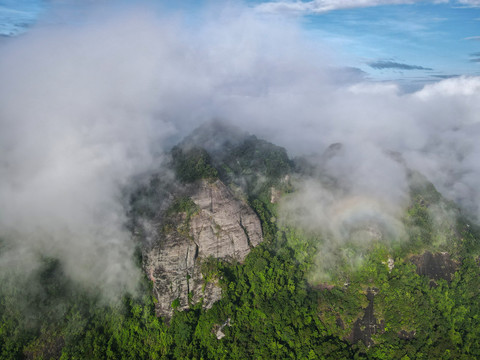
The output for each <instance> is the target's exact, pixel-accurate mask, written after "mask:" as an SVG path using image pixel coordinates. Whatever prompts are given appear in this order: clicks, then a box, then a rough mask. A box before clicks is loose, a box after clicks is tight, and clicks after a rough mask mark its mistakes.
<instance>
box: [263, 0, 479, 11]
mask: <svg viewBox="0 0 480 360" xmlns="http://www.w3.org/2000/svg"><path fill="white" fill-rule="evenodd" d="M420 2H425V1H421V0H312V1H305V2H304V1H286V0H283V1H270V2H266V3H263V4H260V5H258V6H257V7H256V8H257V9H258V10H260V11H262V12H267V13H294V14H320V13H325V12H329V11H334V10H342V9H353V8H365V7H374V6H383V5H409V4H415V3H420ZM430 2H431V3H433V4H442V3H451V4H452V5H460V6H463V7H480V0H456V1H449V0H432V1H430Z"/></svg>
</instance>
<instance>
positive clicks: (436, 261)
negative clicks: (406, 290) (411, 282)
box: [411, 251, 459, 286]
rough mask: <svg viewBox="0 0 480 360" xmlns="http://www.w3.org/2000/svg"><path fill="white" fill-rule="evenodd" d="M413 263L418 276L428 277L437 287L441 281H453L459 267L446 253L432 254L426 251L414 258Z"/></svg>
mask: <svg viewBox="0 0 480 360" xmlns="http://www.w3.org/2000/svg"><path fill="white" fill-rule="evenodd" d="M411 261H412V263H413V264H415V266H416V267H417V274H418V275H423V276H428V277H429V278H430V279H431V280H432V282H431V285H432V286H436V281H437V280H439V279H444V280H447V281H448V282H450V281H452V279H453V276H454V274H455V272H456V271H457V269H458V266H459V263H458V262H457V261H455V260H453V259H452V258H451V256H450V254H449V253H446V252H440V253H434V254H432V253H431V252H429V251H425V252H424V253H423V254H422V255H417V256H412V258H411Z"/></svg>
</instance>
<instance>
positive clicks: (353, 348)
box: [0, 136, 480, 360]
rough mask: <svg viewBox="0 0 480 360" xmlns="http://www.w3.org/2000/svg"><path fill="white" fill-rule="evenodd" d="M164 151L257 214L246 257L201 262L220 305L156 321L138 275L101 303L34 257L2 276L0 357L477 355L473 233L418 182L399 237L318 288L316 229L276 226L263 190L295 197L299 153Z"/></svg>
mask: <svg viewBox="0 0 480 360" xmlns="http://www.w3.org/2000/svg"><path fill="white" fill-rule="evenodd" d="M225 149H226V150H225ZM171 159H172V160H171V164H170V166H171V168H172V169H173V170H174V171H175V173H176V178H177V180H178V182H180V183H183V184H194V183H195V182H196V181H199V180H200V179H206V180H207V181H213V179H220V180H222V181H223V182H224V183H226V184H227V185H229V186H230V187H231V188H233V189H238V188H241V189H242V191H243V194H244V198H245V201H246V202H247V203H248V204H249V205H250V207H251V208H252V209H253V210H254V211H255V213H256V214H257V215H258V217H259V219H260V221H261V225H262V231H263V238H264V240H263V242H262V243H261V244H260V245H259V246H257V247H255V248H253V249H252V250H251V252H250V253H249V254H248V256H247V258H246V259H245V261H244V262H243V263H240V262H235V261H224V260H219V259H215V258H209V259H204V262H203V264H202V272H203V276H204V279H206V281H215V282H216V283H218V284H219V286H220V287H221V289H222V298H221V300H220V301H218V302H216V303H215V304H214V305H213V307H212V308H210V309H208V310H206V309H204V308H203V307H202V302H198V303H192V304H191V306H190V308H189V309H188V310H185V311H178V310H177V306H176V305H177V304H175V302H174V303H172V304H171V307H172V308H173V311H174V315H173V317H172V318H171V319H164V318H160V317H157V316H156V314H155V302H156V301H157V300H156V298H155V297H154V296H153V294H152V290H151V289H152V284H151V282H150V280H149V279H148V278H147V276H144V279H143V281H142V283H141V284H139V290H138V292H137V293H135V294H124V296H123V297H122V298H119V299H117V300H116V301H109V302H106V301H104V300H103V299H102V297H101V296H100V295H99V293H98V291H96V290H95V289H91V288H86V287H82V286H79V285H78V284H76V283H73V282H72V281H71V280H70V279H69V277H68V276H67V275H66V273H65V271H64V268H63V264H62V263H61V261H60V260H58V259H56V258H52V257H42V258H41V267H40V268H39V269H38V270H37V271H36V272H35V273H34V274H33V275H31V276H29V277H27V278H25V277H21V276H19V275H16V274H15V273H14V272H12V276H2V280H1V281H2V283H1V285H0V317H1V323H0V358H1V359H82V360H83V359H198V360H200V359H474V358H480V302H479V301H478V295H479V292H480V267H479V261H478V255H479V252H480V247H479V240H480V231H479V229H478V228H477V227H476V226H475V225H474V223H473V222H471V221H470V220H468V219H467V218H466V217H465V216H464V215H463V214H462V212H461V211H460V210H458V209H457V208H456V206H455V205H454V204H452V203H450V202H448V201H446V200H445V199H443V197H442V196H441V194H439V193H438V192H437V191H436V189H435V188H434V187H433V185H432V184H430V183H428V182H427V181H426V180H424V181H423V182H421V185H418V182H416V183H415V184H413V183H412V186H411V188H410V198H411V202H410V204H409V206H408V208H407V209H406V211H405V214H404V216H403V218H402V222H403V224H404V226H405V229H407V235H408V239H407V240H405V241H403V242H381V241H373V242H371V243H369V245H368V248H366V249H362V262H361V263H360V265H359V266H354V267H352V266H350V265H349V262H348V252H347V251H345V252H341V253H339V255H338V256H339V259H338V261H337V266H336V267H335V268H332V269H330V270H329V271H330V272H329V274H328V275H329V280H328V282H317V283H315V282H312V281H311V277H310V273H311V272H312V271H315V268H316V266H318V263H317V259H316V254H317V252H318V251H319V244H321V243H322V241H324V239H322V235H320V234H315V233H312V232H308V231H304V230H303V229H302V228H300V227H296V226H294V225H292V224H288V225H287V224H285V223H281V222H279V221H277V218H278V216H279V213H278V211H279V208H278V204H277V203H272V201H271V189H272V188H275V189H277V190H278V192H280V193H281V194H283V196H287V195H288V194H291V193H293V192H295V187H294V186H293V185H292V182H291V181H290V180H288V178H289V177H295V176H297V177H302V176H307V175H306V174H308V173H309V170H308V166H307V165H305V164H306V163H305V160H304V159H294V160H292V159H290V158H289V157H288V155H287V153H286V151H285V150H284V149H283V148H280V147H278V146H275V145H272V144H270V143H268V142H266V141H263V140H259V139H257V138H256V137H254V136H250V137H247V138H246V139H245V140H243V141H240V142H239V143H233V144H229V145H228V146H227V145H226V148H224V150H223V151H221V152H210V153H209V151H208V149H204V148H197V147H191V148H189V149H187V148H182V147H181V146H177V147H175V148H174V149H173V151H172V153H171ZM410 175H411V176H412V177H421V175H418V174H415V173H414V172H411V173H410ZM308 176H310V175H308ZM286 177H287V180H285V178H286ZM318 181H323V180H322V179H321V178H319V179H318ZM163 186H166V185H164V184H163V183H162V181H161V180H159V178H158V177H155V176H154V177H152V181H150V182H149V183H148V184H147V185H145V186H144V187H143V188H140V189H138V190H137V192H136V193H134V194H133V195H132V197H131V208H130V209H129V211H130V216H132V217H134V216H146V217H148V216H150V217H152V216H154V214H155V211H154V209H153V208H152V207H155V206H156V205H155V201H153V200H154V199H155V196H160V195H158V194H159V193H160V192H161V190H158V191H156V190H155V189H157V188H158V187H163ZM146 198H148V199H153V200H152V201H146V200H145V199H146ZM440 205H441V207H442V208H447V209H448V210H449V212H450V213H454V214H455V219H454V221H453V222H442V221H440V222H439V220H438V219H437V218H434V217H433V215H432V213H431V211H430V209H432V208H434V207H436V206H437V207H439V206H440ZM196 211H197V208H196V205H195V204H194V203H193V202H192V200H191V199H189V198H188V197H180V198H177V199H175V200H174V201H173V202H172V204H171V205H170V206H169V208H168V209H167V210H166V212H167V213H168V214H173V213H185V214H187V217H188V218H190V217H193V216H195V214H196ZM170 226H172V225H170ZM2 246H4V244H3V242H0V252H2ZM140 246H141V244H139V245H138V247H139V251H138V252H137V254H136V261H137V264H138V267H139V268H140V267H141V266H142V252H141V250H140ZM345 246H346V247H348V244H346V245H345ZM340 250H342V249H340ZM349 251H355V249H353V250H352V249H351V248H349ZM345 254H347V255H345ZM342 256H343V257H342ZM426 259H427V260H428V259H430V260H432V259H433V260H435V261H439V262H441V264H443V265H442V266H440V270H439V271H438V272H437V273H435V274H430V273H429V272H428V269H426V270H425V269H424V270H422V268H421V265H419V264H421V263H422V261H426ZM391 263H393V264H394V266H391ZM219 332H221V333H222V336H218V334H219Z"/></svg>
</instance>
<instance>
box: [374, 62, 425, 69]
mask: <svg viewBox="0 0 480 360" xmlns="http://www.w3.org/2000/svg"><path fill="white" fill-rule="evenodd" d="M368 66H370V67H371V68H373V69H376V70H383V69H397V70H433V69H432V68H429V67H424V66H420V65H410V64H402V63H398V62H394V61H374V62H370V63H368Z"/></svg>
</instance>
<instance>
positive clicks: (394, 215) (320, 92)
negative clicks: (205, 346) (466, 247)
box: [0, 2, 480, 358]
mask: <svg viewBox="0 0 480 360" xmlns="http://www.w3.org/2000/svg"><path fill="white" fill-rule="evenodd" d="M76 6H77V8H78V9H79V10H80V11H75V12H73V11H70V10H68V9H67V7H64V6H62V4H60V2H59V3H58V4H56V5H55V6H53V7H52V8H51V9H50V11H49V12H47V13H45V14H43V16H42V17H41V18H40V20H39V21H38V23H37V24H36V25H35V26H33V27H31V28H30V29H29V31H27V32H26V33H24V34H22V35H20V36H17V37H12V38H8V39H2V41H1V42H0V53H1V54H2V55H1V56H0V79H1V81H0V129H1V131H0V154H1V155H0V241H1V242H0V274H1V275H0V277H1V278H2V281H3V282H5V283H7V282H8V281H9V280H8V279H9V278H11V277H12V276H15V277H18V278H19V279H20V278H21V279H24V280H22V281H28V280H26V279H31V278H33V277H35V276H36V275H35V273H36V272H37V271H39V269H42V267H43V266H44V259H45V258H48V259H50V258H51V259H57V260H58V261H59V262H60V263H61V264H62V272H63V274H64V275H65V277H66V278H67V279H69V280H68V281H72V282H73V283H74V284H80V286H82V287H85V288H86V289H88V291H90V292H91V293H100V294H101V295H100V297H102V298H103V300H102V304H103V303H107V304H108V303H109V302H113V303H115V302H116V301H118V299H119V298H121V296H122V295H123V294H124V293H125V292H129V293H131V294H138V292H139V287H141V286H143V285H140V284H141V283H142V281H143V280H142V279H143V277H144V275H143V272H142V269H141V267H139V266H138V264H136V262H135V261H136V260H135V259H136V255H135V254H136V251H137V250H136V249H137V247H138V244H136V242H135V239H134V238H135V237H134V236H132V232H131V229H129V227H128V223H129V221H130V220H129V215H128V214H129V209H130V206H131V202H130V197H131V195H132V193H134V192H135V191H136V190H137V189H138V188H139V187H141V186H144V185H145V184H146V183H147V182H148V180H146V179H149V177H150V176H152V175H154V176H156V177H157V178H160V179H173V178H175V176H176V175H175V167H173V168H172V166H171V164H172V152H171V150H172V147H174V146H175V145H177V144H179V143H180V142H181V141H182V139H184V138H186V137H187V138H188V136H189V135H190V134H191V133H192V132H193V131H194V130H195V129H197V128H199V127H200V128H202V127H205V126H210V125H208V124H212V121H213V124H217V123H218V124H224V125H221V126H225V127H227V128H230V127H231V128H232V129H236V130H232V131H233V132H234V133H235V132H238V133H241V134H242V135H241V136H240V135H239V139H240V138H241V139H243V137H244V136H246V137H248V136H251V135H255V136H256V138H258V139H264V140H265V141H266V142H268V143H272V144H275V145H276V146H279V147H283V148H284V149H285V150H286V154H288V158H289V159H290V160H288V161H292V164H293V162H295V164H296V165H288V166H289V167H288V169H289V170H288V171H287V170H286V172H285V174H287V173H288V174H289V175H288V176H287V180H285V179H284V178H283V177H282V178H281V179H283V180H281V179H280V178H279V179H280V180H278V181H280V182H279V183H278V184H277V183H275V184H274V185H272V186H277V187H278V188H279V189H280V190H279V191H280V192H282V194H283V195H284V196H283V195H282V200H279V201H278V203H277V202H275V211H276V214H275V216H273V215H272V218H273V217H274V218H275V221H276V223H275V224H276V225H272V226H278V229H287V228H288V229H291V228H293V227H296V228H297V229H298V231H299V234H303V235H304V236H305V237H306V238H309V237H315V236H320V237H321V238H322V239H323V240H322V241H323V242H321V243H316V245H315V251H314V253H315V254H316V255H315V257H314V258H313V259H310V260H308V261H310V263H311V264H313V265H312V267H311V268H309V270H305V274H306V275H305V276H306V278H307V279H308V281H309V282H310V284H311V285H312V286H313V285H315V286H319V284H323V283H324V282H327V281H330V280H332V276H331V274H327V273H329V271H330V270H331V269H335V268H336V266H337V265H338V264H336V263H335V261H336V260H335V259H336V257H335V256H337V255H338V254H339V253H341V252H342V251H343V250H344V248H345V247H346V246H347V245H348V244H350V245H348V246H353V247H352V248H354V249H356V251H357V250H358V256H352V257H351V261H352V264H353V265H352V266H353V268H361V266H363V264H364V261H366V260H365V258H366V256H367V255H366V254H368V253H369V251H370V249H371V246H373V245H372V244H377V243H378V242H380V243H382V244H385V246H386V247H389V246H397V245H396V244H402V243H403V244H407V243H408V241H409V239H411V236H412V235H411V232H410V227H409V226H410V225H408V224H409V223H408V222H407V223H406V222H405V213H406V212H407V211H411V209H412V186H413V187H415V184H416V181H418V182H421V183H422V184H423V182H424V181H425V182H429V183H431V184H433V186H434V187H435V189H436V190H438V193H439V194H441V196H442V199H444V200H442V201H441V202H438V203H435V204H433V202H432V206H431V207H429V211H430V215H429V216H431V221H432V223H433V224H434V226H433V227H434V228H435V227H437V228H438V229H440V228H441V229H443V228H444V227H445V228H447V227H449V228H450V229H453V227H454V226H456V225H453V224H454V223H456V221H457V217H458V216H460V215H459V214H461V216H462V217H464V219H466V220H465V221H467V222H468V223H469V224H470V223H472V224H474V223H476V222H477V221H478V219H479V216H480V206H479V205H480V192H479V191H478V189H479V188H480V162H479V161H478V159H479V156H480V145H479V142H478V138H479V136H480V126H479V123H478V114H480V77H475V76H459V77H454V78H448V79H444V80H439V81H432V82H431V83H428V84H426V85H424V86H422V87H421V88H419V89H417V90H411V89H410V90H408V89H407V90H406V89H405V87H402V86H400V85H398V84H397V83H395V82H381V81H375V80H372V79H371V78H370V77H369V76H368V74H366V73H365V72H363V71H361V70H360V69H355V68H351V67H345V66H341V65H339V64H340V63H341V55H340V54H337V53H335V52H334V51H333V50H332V49H331V47H330V46H329V45H328V44H327V43H322V41H319V40H318V39H315V40H313V39H312V38H311V37H308V36H306V34H305V32H304V31H303V30H302V28H301V24H300V23H299V22H298V21H297V20H296V19H295V18H294V17H288V18H285V17H281V16H277V15H274V14H270V13H265V12H260V11H258V10H257V9H255V8H252V7H249V6H247V5H242V4H239V3H233V2H228V3H227V4H219V3H218V2H212V3H211V4H209V5H208V6H207V7H206V9H204V10H201V11H199V13H198V15H197V16H195V18H194V19H192V16H191V15H189V13H188V11H185V9H176V10H171V9H170V10H168V9H166V8H162V7H160V6H155V7H154V6H151V5H148V4H146V3H145V4H143V3H142V4H141V5H129V4H124V3H123V2H122V3H121V4H114V3H113V2H105V3H103V4H102V5H100V6H96V5H93V4H92V3H91V2H88V3H87V4H86V5H81V4H79V3H76ZM412 88H413V87H412ZM206 124H207V125H206ZM225 124H226V125H225ZM213 126H215V125H213ZM223 136H224V134H222V132H217V133H215V132H214V133H213V134H212V135H211V137H210V138H209V139H208V141H210V142H211V143H210V144H203V145H201V146H204V147H205V149H206V151H207V152H209V156H211V157H212V160H211V161H212V164H213V165H212V166H213V167H215V166H216V165H218V164H221V166H224V168H225V166H227V165H228V166H230V167H231V168H232V169H233V170H232V171H233V174H234V175H235V176H234V175H228V176H230V177H228V179H230V180H231V184H233V185H234V186H233V185H232V186H233V187H232V188H233V189H236V187H239V188H242V186H243V185H245V184H247V185H248V186H250V183H249V182H248V181H250V180H249V179H250V178H245V179H247V180H245V179H243V180H239V179H241V178H242V176H243V175H242V173H240V172H238V173H237V172H235V171H237V170H235V168H234V165H232V164H233V162H228V161H230V160H229V159H228V158H222V157H221V156H220V155H218V154H217V153H215V148H216V146H217V147H218V148H221V147H222V146H224V144H226V143H227V142H228V141H230V142H231V143H232V144H234V145H235V141H237V140H235V136H233V135H232V134H231V133H228V134H227V135H225V137H223ZM232 136H233V137H232ZM232 139H233V140H232ZM238 141H239V142H240V140H238ZM241 141H243V140H241ZM252 141H253V140H252ZM253 144H255V146H258V148H257V149H263V148H261V147H260V145H258V144H257V143H256V142H253ZM332 144H333V145H332ZM209 146H210V148H209ZM232 146H233V145H232ZM235 146H236V145H235ZM265 146H266V145H265ZM185 149H186V148H185ZM185 149H184V151H186V150H185ZM209 149H210V150H209ZM227 149H230V148H227ZM232 149H236V148H235V147H234V146H233V147H232ZM225 151H226V150H225ZM229 151H230V150H229ZM232 151H233V150H232ZM233 153H234V152H233ZM216 154H217V155H216ZM234 154H236V153H234ZM275 154H276V153H275ZM215 156H217V157H215ZM232 156H233V155H232ZM242 156H243V155H242ZM275 156H276V155H275ZM279 156H280V155H279ZM282 156H283V155H282ZM202 161H203V160H202ZM208 161H210V160H208ZM215 161H217V162H215ZM285 161H287V160H285ZM302 161H305V163H303V162H302ZM207 164H208V162H207ZM225 164H226V165H225ZM251 164H253V162H252V163H251ZM282 164H283V163H282ZM289 164H290V163H289ZM299 164H300V165H301V164H308V166H307V165H305V166H306V167H305V168H302V169H301V171H299V172H297V173H295V171H296V170H295V171H294V170H293V169H294V168H295V167H297V170H298V169H299V168H301V166H300V165H299ZM252 166H253V165H252ZM285 166H286V165H285ZM216 169H217V170H218V169H220V170H218V171H219V174H220V175H219V176H220V179H221V180H222V181H224V182H225V180H224V178H222V173H221V169H222V167H218V166H217V167H216ZM305 169H307V170H308V171H307V170H305ZM217 170H216V171H217ZM244 170H245V169H243V170H242V171H244ZM262 171H263V170H262ZM302 171H303V172H302ZM229 174H230V173H229ZM418 174H421V175H418ZM177 175H178V172H177ZM225 176H226V175H225ZM252 176H253V175H252ZM262 176H264V178H265V179H267V180H265V182H264V183H265V184H269V186H270V183H269V182H268V181H270V180H269V178H268V175H262ZM282 176H283V175H282ZM264 178H262V177H261V176H260V175H259V177H258V178H256V177H255V182H258V184H263V183H262V181H264ZM252 179H253V177H252ZM419 179H421V180H419ZM162 181H163V180H162ZM165 181H167V180H165ZM168 181H173V180H168ZM241 181H243V183H242V182H241ZM252 181H253V180H252ZM282 181H283V182H282ZM287 183H288V186H287V185H286V184H287ZM255 184H257V183H255ZM272 184H273V183H272ZM279 184H281V185H279ZM282 184H283V185H282ZM412 184H414V185H412ZM227 185H229V184H228V183H227ZM247 185H245V187H244V188H243V190H244V191H246V195H244V196H245V198H246V199H247V202H248V201H250V202H249V204H250V205H251V204H253V203H254V202H253V200H252V199H253V196H254V195H251V194H256V195H255V196H257V195H258V194H260V192H258V194H257V193H255V192H251V191H253V190H251V189H253V187H252V188H249V187H248V186H247ZM169 186H170V185H169ZM259 186H260V185H259ZM262 186H263V185H262ZM282 186H285V187H284V188H282ZM422 186H423V185H422ZM245 189H248V191H247V190H245ZM268 189H270V188H268ZM182 191H185V192H186V193H187V190H182ZM189 191H190V190H189ZM262 191H263V190H262ZM262 194H263V193H262ZM172 196H173V195H172ZM258 196H259V199H262V198H261V196H260V195H258ZM262 196H263V195H262ZM262 201H263V200H262ZM267 202H268V201H267ZM427 202H428V201H427ZM272 203H273V202H272ZM453 203H454V204H456V205H455V206H454V207H451V204H453ZM418 204H420V205H418ZM418 204H417V205H418V206H420V207H421V206H423V205H422V204H423V203H418ZM182 206H185V204H182ZM269 206H270V205H269ZM253 208H254V210H255V212H256V213H257V214H258V215H259V216H260V221H264V222H262V226H263V231H264V233H265V226H266V225H265V224H266V222H267V223H269V222H270V221H271V220H270V218H268V217H266V218H265V219H262V217H261V214H262V213H261V211H260V210H259V209H260V208H259V207H257V208H255V207H254V206H253ZM267 208H268V206H267ZM181 209H183V210H185V209H184V208H182V207H181ZM183 210H182V211H183ZM185 211H187V210H185ZM262 211H263V210H262ZM265 211H267V210H265ZM268 211H273V210H271V209H270V210H268ZM186 213H187V214H188V211H187V212H186ZM193 214H195V213H193ZM272 214H273V213H272ZM189 216H190V215H189ZM192 216H194V215H192ZM265 221H266V222H265ZM435 221H437V222H435ZM272 223H273V222H272ZM447 223H448V224H447ZM406 224H407V225H406ZM435 224H436V225H435ZM445 224H447V225H445ZM415 226H416V227H417V228H418V227H420V225H418V224H417V225H415ZM422 226H423V225H422ZM442 226H443V227H442ZM472 226H473V225H472ZM285 231H287V230H285ZM288 231H290V230H288ZM288 231H287V233H288ZM292 231H293V230H292ZM432 231H433V230H432ZM452 231H453V230H452ZM378 233H381V234H380V235H378ZM303 235H302V236H303ZM272 236H273V235H272ZM435 236H436V237H435V238H436V239H437V240H438V239H440V238H441V237H442V236H441V234H437V235H435ZM452 236H453V235H452ZM264 237H265V234H264ZM273 237H274V236H273ZM447 237H448V236H447ZM325 239H327V240H328V241H325ZM379 239H380V240H379ZM442 239H443V238H442ZM448 241H449V240H444V239H443V240H438V242H439V243H442V244H446V243H448ZM352 244H353V245H352ZM289 246H292V248H294V249H297V248H295V246H297V245H292V244H291V243H290V245H289ZM348 246H347V247H348ZM419 249H420V248H419ZM422 249H423V248H422ZM292 251H293V250H292ZM295 251H297V250H295ZM402 251H403V250H402ZM301 254H302V253H301V252H298V253H295V254H292V261H295V262H296V263H301V262H302V261H303V260H304V259H303V258H302V256H306V255H305V254H304V255H301ZM338 256H340V255H338ZM42 259H43V260H42ZM305 261H307V260H305ZM385 261H386V260H385ZM247 262H248V260H247ZM19 284H21V281H20V280H19ZM369 291H370V290H369ZM362 305H365V304H364V303H362ZM364 307H365V306H361V307H360V308H364ZM179 316H180V315H179ZM185 316H187V315H185ZM325 321H326V320H325ZM352 322H353V320H352ZM334 335H336V334H334ZM334 335H331V336H334ZM477 335H478V334H477ZM342 336H343V335H342ZM339 338H342V337H341V336H340V335H339ZM1 346H2V344H1V343H0V347H1ZM209 356H211V354H210V355H209ZM46 358H47V357H46ZM93 358H95V357H93Z"/></svg>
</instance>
